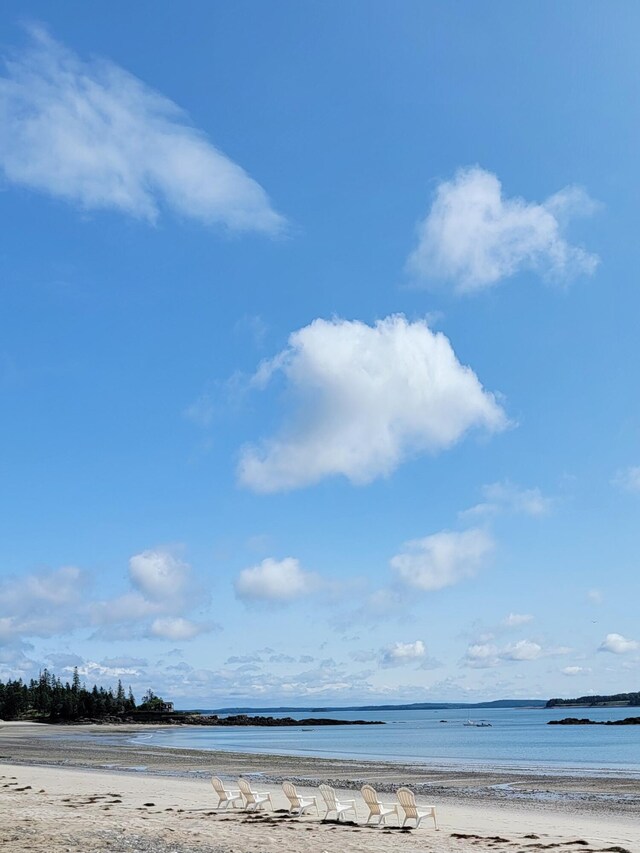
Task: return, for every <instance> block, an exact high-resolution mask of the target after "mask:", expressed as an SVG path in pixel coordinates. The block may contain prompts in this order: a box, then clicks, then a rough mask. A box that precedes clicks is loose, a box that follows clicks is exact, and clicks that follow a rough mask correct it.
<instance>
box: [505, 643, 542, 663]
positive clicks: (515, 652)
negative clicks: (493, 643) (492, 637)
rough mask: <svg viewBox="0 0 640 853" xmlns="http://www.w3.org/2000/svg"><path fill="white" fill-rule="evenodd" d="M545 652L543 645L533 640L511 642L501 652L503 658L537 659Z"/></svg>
mask: <svg viewBox="0 0 640 853" xmlns="http://www.w3.org/2000/svg"><path fill="white" fill-rule="evenodd" d="M542 654H543V650H542V646H541V645H539V643H534V642H532V641H531V640H518V642H517V643H510V644H509V645H508V646H506V647H505V648H504V649H503V650H502V651H501V653H500V657H501V658H502V659H503V660H536V659H537V658H539V657H540V656H541V655H542Z"/></svg>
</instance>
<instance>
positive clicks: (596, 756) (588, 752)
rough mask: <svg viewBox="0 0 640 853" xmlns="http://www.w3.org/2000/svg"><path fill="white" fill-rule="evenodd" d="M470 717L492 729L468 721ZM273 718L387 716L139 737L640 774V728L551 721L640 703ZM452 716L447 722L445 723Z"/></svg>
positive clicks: (183, 744)
mask: <svg viewBox="0 0 640 853" xmlns="http://www.w3.org/2000/svg"><path fill="white" fill-rule="evenodd" d="M470 715H471V718H472V719H473V720H475V721H476V722H478V721H480V720H486V721H488V722H490V723H491V727H490V728H489V727H487V728H478V727H472V726H465V725H464V722H465V721H466V720H467V719H468V717H469V716H470ZM269 716H292V717H294V718H302V717H311V716H313V717H331V718H333V719H343V720H355V719H366V720H382V721H384V722H385V723H386V725H384V726H344V727H341V726H340V727H338V726H324V727H323V726H315V727H314V726H304V727H299V726H295V727H291V728H288V727H287V728H260V727H255V728H254V727H244V726H237V727H236V726H230V727H228V728H196V727H190V728H167V729H160V730H158V731H154V732H152V733H146V734H144V735H141V736H138V737H135V738H133V742H138V743H140V744H142V743H144V744H145V745H146V746H151V745H153V746H154V747H174V748H176V747H177V748H183V749H202V750H226V751H230V752H249V753H252V752H253V753H266V754H276V755H304V756H317V757H321V758H355V759H360V760H367V759H370V760H382V761H391V762H402V763H406V762H411V763H417V764H421V765H426V766H428V767H433V768H451V767H460V768H464V767H467V768H475V769H492V768H504V769H510V770H512V771H517V770H522V771H530V770H534V771H544V772H550V773H574V772H577V773H596V772H597V773H598V774H602V773H611V774H619V773H624V774H627V775H628V774H631V775H634V776H635V775H637V776H638V777H639V779H640V726H549V725H547V722H548V721H549V720H551V719H562V718H563V717H589V718H590V719H592V720H615V719H622V718H624V717H629V716H640V712H639V709H637V708H558V709H526V710H524V709H511V708H501V709H491V710H487V709H481V710H477V711H475V710H474V711H468V710H447V711H442V710H440V711H432V710H426V711H372V712H369V711H366V712H365V711H359V712H358V711H355V712H354V711H348V712H347V711H330V712H327V713H322V714H320V713H311V712H298V713H294V712H288V713H286V714H279V715H278V714H270V715H269ZM442 720H446V722H441V721H442Z"/></svg>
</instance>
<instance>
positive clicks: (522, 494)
mask: <svg viewBox="0 0 640 853" xmlns="http://www.w3.org/2000/svg"><path fill="white" fill-rule="evenodd" d="M482 496H483V498H484V500H483V501H482V502H481V503H478V504H475V506H472V507H470V508H469V509H466V510H463V511H462V512H461V513H460V516H461V517H463V518H464V517H473V516H476V517H479V516H492V515H499V514H500V513H517V514H519V515H529V516H533V517H539V516H543V515H547V514H548V513H549V512H550V511H551V508H552V506H553V499H552V498H548V497H545V496H544V495H543V494H542V492H541V491H540V489H538V488H533V489H523V488H520V487H519V486H517V485H515V484H514V483H511V482H509V481H508V480H504V481H502V482H499V483H489V484H488V485H486V486H483V487H482Z"/></svg>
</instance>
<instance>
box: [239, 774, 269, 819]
mask: <svg viewBox="0 0 640 853" xmlns="http://www.w3.org/2000/svg"><path fill="white" fill-rule="evenodd" d="M238 788H240V793H241V794H242V796H243V797H244V804H245V808H246V810H247V811H257V810H258V809H259V808H261V807H262V806H263V805H264V804H265V803H269V805H270V806H271V808H273V803H272V802H271V794H270V793H269V792H268V791H254V790H253V788H252V787H251V785H250V784H249V783H248V782H247V780H246V779H238Z"/></svg>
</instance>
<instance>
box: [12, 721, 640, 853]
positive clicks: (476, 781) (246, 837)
mask: <svg viewBox="0 0 640 853" xmlns="http://www.w3.org/2000/svg"><path fill="white" fill-rule="evenodd" d="M135 730H136V731H139V728H136V729H135ZM127 734H129V735H130V734H131V731H128V730H127V731H124V730H123V728H122V727H106V726H99V727H86V728H85V727H73V728H70V727H64V726H61V727H53V726H32V725H26V726H25V725H22V726H15V725H7V724H0V762H1V763H0V846H1V848H2V850H3V851H7V853H17V851H23V850H34V851H42V853H44V851H47V853H62V852H63V851H64V853H80V851H82V853H86V851H88V850H105V851H115V853H118V852H119V851H125V850H126V851H136V850H137V851H157V853H165V851H166V853H169V851H176V852H177V853H183V851H191V850H194V851H203V853H214V851H215V853H232V851H233V853H272V851H273V853H283V851H291V852H292V853H293V851H302V853H323V851H328V853H339V851H354V853H355V851H373V853H386V851H391V850H394V851H395V850H402V851H417V850H420V851H431V850H433V851H445V853H447V851H453V850H456V851H461V853H465V851H469V850H472V849H473V850H476V851H477V850H478V849H481V850H482V849H486V850H494V851H495V850H505V851H510V853H513V851H526V850H530V851H537V850H543V849H554V848H557V847H561V848H563V849H565V850H571V849H573V850H578V849H580V850H583V851H585V853H591V851H603V850H609V851H611V853H615V852H616V851H617V853H621V851H622V850H626V851H631V853H637V851H640V818H639V817H638V815H640V791H639V790H638V782H637V780H633V779H631V778H629V779H624V778H622V777H620V776H616V777H589V778H588V779H584V778H583V779H579V778H574V777H548V776H547V777H542V776H532V775H528V776H522V775H517V776H514V774H509V773H493V774H490V773H476V772H470V773H460V772H458V773H454V772H447V771H438V772H434V771H431V770H429V769H427V768H420V767H417V766H413V765H397V764H390V763H389V764H385V763H381V762H357V761H335V760H318V759H304V758H302V759H301V758H298V757H287V756H266V755H247V754H237V753H229V752H206V753H205V752H200V751H197V750H177V749H158V748H153V747H140V746H139V745H135V746H134V745H132V744H130V743H126V739H125V738H126V735H127ZM213 772H215V773H218V774H219V775H221V776H222V777H223V778H226V779H228V780H229V781H232V780H233V779H234V778H235V777H237V776H238V775H239V774H243V775H246V776H248V777H249V778H250V779H252V781H253V782H254V784H255V785H257V787H259V788H260V789H261V790H269V791H270V792H271V793H272V795H273V801H274V811H273V812H265V813H262V814H260V815H248V814H245V813H242V812H241V811H237V812H233V813H232V812H229V813H224V812H221V811H219V810H217V809H216V803H217V799H216V797H215V795H214V793H213V790H212V788H211V785H210V783H209V776H210V775H211V773H213ZM285 778H292V779H294V781H296V783H297V784H298V787H299V789H300V790H301V791H304V792H308V793H311V794H314V793H315V794H317V790H316V791H314V788H315V785H316V783H317V782H318V781H330V782H331V783H333V784H334V785H335V786H336V788H338V789H339V790H340V792H341V793H342V795H343V796H344V797H347V796H348V797H350V798H353V797H355V799H356V805H357V813H358V816H357V825H351V824H347V825H344V826H337V825H336V824H335V822H326V823H323V822H322V821H321V820H320V819H319V818H318V817H316V816H315V814H311V815H305V816H304V817H303V818H290V817H289V816H288V815H286V814H285V813H284V811H283V810H284V809H285V807H286V805H287V802H286V800H285V798H284V795H283V794H282V791H281V788H280V784H279V783H280V781H282V780H283V779H285ZM364 781H368V782H371V783H372V784H373V785H374V786H375V787H376V788H377V789H378V790H379V791H380V792H386V793H385V795H384V797H383V799H385V800H392V799H393V795H392V793H391V792H392V791H393V790H394V789H395V788H396V787H398V785H400V784H409V785H410V786H411V787H413V788H414V789H415V790H416V791H417V792H418V794H419V796H418V799H419V802H423V803H427V802H429V803H434V804H435V805H436V806H437V808H438V817H439V823H440V830H439V831H438V832H436V831H434V829H433V827H432V825H431V824H430V822H427V821H425V822H423V824H422V825H421V827H420V828H419V829H418V830H410V831H408V832H407V831H400V830H399V829H398V828H397V827H394V822H393V821H391V823H390V826H389V827H387V828H386V829H384V828H382V829H378V828H374V827H366V826H364V822H365V820H366V817H367V811H366V808H365V806H364V803H363V801H362V799H361V797H360V794H359V791H358V789H359V787H360V785H361V784H362V783H363V782H364ZM496 786H497V787H496Z"/></svg>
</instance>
